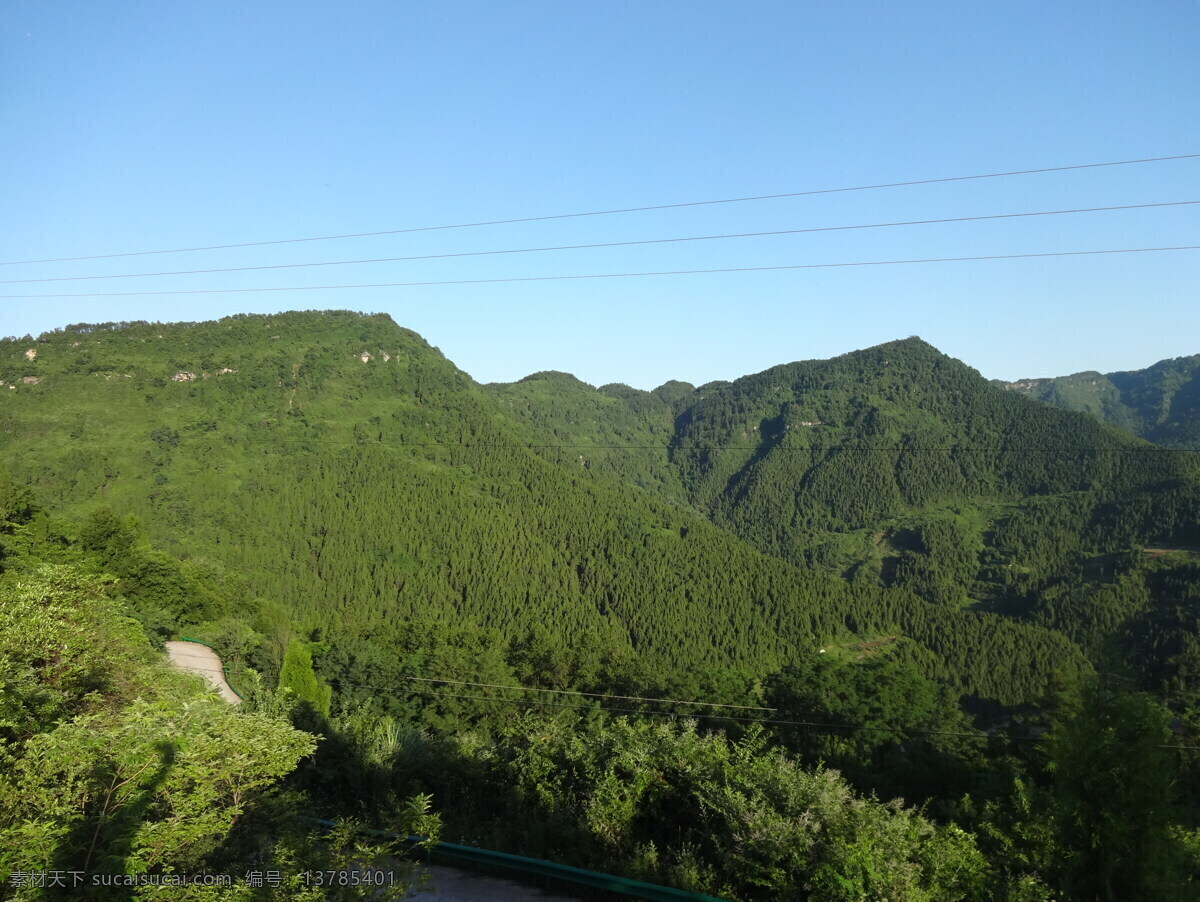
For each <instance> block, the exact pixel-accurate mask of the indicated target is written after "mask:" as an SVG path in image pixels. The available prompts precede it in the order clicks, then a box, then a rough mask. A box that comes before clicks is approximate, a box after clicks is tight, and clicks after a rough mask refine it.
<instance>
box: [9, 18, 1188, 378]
mask: <svg viewBox="0 0 1200 902" xmlns="http://www.w3.org/2000/svg"><path fill="white" fill-rule="evenodd" d="M1198 41H1200V3H1196V2H1184V0H1176V2H1170V0H1164V2H1153V3H1128V2H1124V3H1116V2H1095V0H1092V2H1055V3H1052V4H1047V3H1042V2H1039V3H1020V2H1018V3H1013V2H1004V3H962V2H952V3H951V2H947V3H923V2H910V3H903V4H902V3H895V2H892V3H878V2H859V3H853V4H851V3H802V2H797V0H792V2H779V3H777V2H736V3H734V2H717V0H705V2H670V0H640V2H598V3H586V4H585V3H574V2H564V0H557V2H548V0H547V2H505V0H490V2H453V0H447V2H436V3H435V2H424V3H414V2H401V0H395V2H365V0H364V2H348V3H337V4H335V3H331V2H325V3H313V2H302V0H288V2H260V0H236V2H234V0H230V2H222V0H207V2H203V3H162V2H157V0H145V2H136V0H125V2H112V3H102V4H101V3H94V2H90V0H78V2H65V0H64V2H45V0H43V2H37V0H9V2H8V3H6V5H5V15H4V16H3V18H2V19H0V42H2V52H0V134H2V135H3V138H4V141H3V150H0V162H2V163H3V165H0V197H2V198H3V202H2V206H0V262H7V261H17V260H28V259H41V258H47V257H66V256H81V255H90V254H107V253H122V252H129V251H145V250H157V249H163V248H174V247H191V246H196V245H210V244H226V243H239V242H252V241H269V240H274V239H284V238H302V237H308V236H316V235H332V234H342V233H348V232H370V231H379V230H390V229H402V228H410V227H422V226H432V225H443V224H453V223H460V222H472V221H478V220H492V219H508V218H520V217H536V216H545V215H553V214H560V213H571V212H580V211H588V210H597V209H611V208H617V207H629V206H642V205H651V204H670V203H678V202H687V201H697V200H706V199H715V198H725V197H738V196H745V195H759V194H774V193H782V192H795V191H805V190H810V189H821V188H831V187H841V186H852V185H862V184H877V183H883V182H896V181H907V180H914V179H926V178H938V177H944V176H956V175H969V174H976V173H987V172H996V171H1008V170H1016V169H1028V168H1040V167H1050V166H1066V165H1072V164H1080V163H1093V162H1103V161H1110V160H1124V159H1133V158H1143V157H1155V156H1165V155H1173V154H1188V153H1198V152H1200V116H1197V115H1196V112H1197V110H1198V109H1200V54H1198V53H1196V51H1195V47H1196V45H1197V42H1198ZM1181 200H1200V159H1192V160H1180V161H1174V162H1162V163H1152V164H1143V165H1136V166H1119V167H1109V168H1100V169H1090V170H1080V171H1074V172H1063V173H1055V174H1043V175H1031V176H1021V177H1013V178H1006V179H991V180H979V181H970V182H958V183H947V184H940V185H931V186H924V187H909V188H893V189H882V190H877V191H865V192H855V193H843V194H830V195H820V196H815V197H803V198H790V199H781V200H771V201H756V202H748V203H740V204H721V205H712V206H705V207H685V208H680V209H673V210H663V211H657V212H651V213H638V214H622V215H611V216H598V217H587V218H580V219H568V220H555V221H544V222H536V223H525V224H516V225H508V226H497V227H488V228H472V229H461V230H446V231H435V232H422V233H410V234H407V235H393V236H386V237H379V238H371V239H356V240H342V241H322V242H311V243H297V244H285V245H276V246H267V247H257V248H241V249H234V250H226V251H210V252H204V253H186V254H163V255H155V256H147V257H128V258H116V259H107V260H91V261H75V262H64V263H51V264H37V265H8V266H3V267H0V279H4V280H14V279H39V278H45V279H49V278H64V277H70V276H91V275H111V274H122V273H140V272H155V271H164V270H181V269H208V268H219V267H236V266H257V265H277V264H291V263H310V262H317V261H333V260H347V259H360V258H368V257H370V258H373V257H385V256H410V255H420V254H440V253H460V252H468V251H481V250H498V249H508V248H522V247H539V246H547V245H562V244H580V243H592V242H614V241H633V240H642V239H652V238H666V237H679V236H689V235H705V234H720V233H731V232H744V231H766V230H781V229H799V228H812V227H823V226H834V225H851V224H862V223H874V222H889V221H897V220H913V219H931V218H945V217H957V216H978V215H988V214H997V213H1013V212H1026V211H1035V210H1054V209H1064V208H1078V207H1095V206H1105V205H1118V204H1138V203H1155V202H1167V201H1181ZM1198 224H1200V208H1197V207H1195V206H1190V207H1188V206H1183V207H1175V208H1159V209H1147V210H1135V211H1124V212H1110V213H1092V214H1075V215H1063V216H1049V217H1035V218H1026V219H1012V220H1001V221H992V222H977V223H958V224H944V225H925V226H912V227H905V228H892V229H871V230H863V231H843V232H832V233H829V232H827V233H818V234H809V235H792V236H777V237H768V238H756V239H731V240H724V241H706V242H689V243H683V244H673V245H672V244H667V245H650V246H641V247H627V248H610V249H593V250H577V251H560V252H552V253H538V254H516V255H507V256H491V257H474V258H458V259H443V260H426V261H412V262H406V263H388V264H371V265H358V266H332V267H320V268H311V269H299V270H295V269H293V270H276V271H265V272H246V273H226V274H209V275H187V276H165V277H156V278H139V279H107V280H98V281H73V282H50V283H41V284H37V283H33V284H7V285H0V294H53V293H67V292H70V293H74V292H88V291H95V292H121V291H172V290H175V291H178V290H187V289H220V288H257V287H275V286H296V285H341V284H351V283H356V284H361V283H377V282H409V281H446V280H463V279H489V278H513V277H526V276H549V275H574V274H585V273H615V272H630V271H652V270H678V269H705V268H729V267H752V266H774V265H788V264H806V263H829V262H843V261H872V260H889V259H912V258H927V257H946V256H973V255H986V254H1019V253H1038V252H1051V251H1061V250H1091V249H1106V248H1131V247H1155V246H1174V245H1190V244H1200V228H1198V227H1197V226H1198ZM1197 276H1200V251H1178V252H1173V253H1153V254H1149V253H1148V254H1136V255H1134V254H1131V255H1114V256H1091V257H1064V258H1050V259H1033V260H998V261H985V262H962V263H943V264H917V265H906V266H880V267H859V268H844V269H816V270H794V271H768V272H758V273H726V274H710V275H681V276H655V277H646V278H636V279H602V280H576V281H547V282H525V283H521V282H516V283H505V284H491V285H442V286H426V287H415V288H388V289H362V290H350V289H341V290H335V289H330V290H319V291H303V292H270V293H240V294H204V295H165V294H160V295H151V296H141V297H101V296H90V297H84V298H64V299H13V298H0V334H3V335H23V334H26V333H32V334H37V333H39V332H41V331H45V330H49V329H53V328H56V327H59V326H62V325H65V324H68V323H75V322H102V321H110V320H123V319H150V320H163V321H174V320H201V319H211V318H215V317H219V316H224V315H227V314H231V313H237V312H267V311H276V310H286V309H314V308H316V309H320V308H349V309H356V310H365V311H382V312H386V313H389V314H391V315H392V316H393V317H394V318H395V319H396V321H397V322H399V323H400V324H401V325H404V326H406V327H409V328H412V329H415V330H416V331H418V332H420V333H421V334H422V335H424V336H425V337H426V338H427V339H428V340H429V341H430V342H432V343H433V344H435V345H437V346H439V347H440V348H441V349H442V351H443V352H444V353H445V354H446V355H447V356H448V357H450V358H451V359H452V360H454V361H455V362H456V363H457V364H458V365H459V366H460V367H462V368H463V369H464V370H466V371H467V372H469V373H470V374H471V375H473V376H474V377H476V378H477V379H479V380H481V381H507V380H511V379H516V378H520V377H521V376H523V375H525V374H527V373H530V372H534V371H537V370H544V369H559V370H566V371H569V372H573V373H575V374H576V375H578V376H579V377H580V378H582V379H584V380H586V381H588V382H591V383H593V384H603V383H606V382H614V381H619V382H626V383H628V384H631V385H634V386H637V387H640V388H651V387H653V386H654V385H657V384H659V383H661V382H663V381H665V380H667V379H672V378H676V379H684V380H687V381H691V382H694V383H697V384H699V383H703V382H706V381H709V380H713V379H728V378H734V377H736V376H739V375H742V374H746V373H751V372H757V371H759V370H762V369H765V368H767V367H769V366H772V365H774V364H777V363H781V362H786V361H790V360H797V359H808V358H817V357H827V356H831V355H834V354H838V353H843V352H845V351H848V350H852V349H855V348H860V347H866V346H869V345H872V344H877V343H879V342H883V341H887V340H890V339H893V338H900V337H904V336H907V335H914V334H916V335H920V336H922V337H923V338H925V339H926V340H927V341H930V342H931V343H933V344H935V345H936V346H938V347H940V348H941V349H942V350H944V351H946V352H947V353H949V354H951V355H953V356H955V357H958V358H960V359H962V360H965V361H966V362H967V363H969V364H971V365H972V366H974V367H976V368H977V369H979V370H980V371H981V372H982V373H983V374H984V375H986V376H988V377H991V378H1005V379H1015V378H1018V377H1026V376H1049V375H1060V374H1065V373H1070V372H1076V371H1079V370H1085V369H1099V370H1102V371H1111V370H1117V369H1131V368H1140V367H1143V366H1146V365H1149V364H1150V363H1153V362H1154V361H1156V360H1159V359H1162V358H1165V357H1173V356H1180V355H1184V354H1195V353H1200V298H1198V297H1197V284H1198V279H1197Z"/></svg>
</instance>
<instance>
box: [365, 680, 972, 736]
mask: <svg viewBox="0 0 1200 902" xmlns="http://www.w3.org/2000/svg"><path fill="white" fill-rule="evenodd" d="M367 688H369V687H367ZM410 691H411V692H413V694H414V695H428V696H433V697H434V698H461V699H474V700H476V701H486V702H501V703H503V704H517V705H526V706H529V707H536V708H572V709H575V710H583V711H594V710H600V711H611V712H617V713H621V714H644V715H648V716H652V717H679V716H680V715H678V714H676V713H675V712H674V711H644V710H642V709H640V708H612V707H607V706H603V705H601V706H600V707H599V708H593V707H592V706H591V705H566V704H559V703H558V702H539V701H534V700H532V699H520V698H495V697H493V696H487V695H458V694H455V693H450V692H437V691H436V690H432V689H414V690H410ZM693 716H699V717H703V716H712V717H714V718H715V719H719V720H737V721H742V722H744V723H761V724H771V725H772V726H792V727H806V728H811V729H817V730H862V731H864V732H870V733H904V734H908V735H923V736H966V737H970V738H973V739H988V738H990V737H989V736H988V735H987V734H985V733H969V732H965V731H962V730H918V729H915V728H914V729H908V728H899V727H896V728H893V727H873V726H868V725H866V724H839V723H819V722H816V721H807V720H777V719H773V718H765V717H737V716H735V715H732V714H720V715H693Z"/></svg>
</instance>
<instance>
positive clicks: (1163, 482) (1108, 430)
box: [493, 338, 1200, 648]
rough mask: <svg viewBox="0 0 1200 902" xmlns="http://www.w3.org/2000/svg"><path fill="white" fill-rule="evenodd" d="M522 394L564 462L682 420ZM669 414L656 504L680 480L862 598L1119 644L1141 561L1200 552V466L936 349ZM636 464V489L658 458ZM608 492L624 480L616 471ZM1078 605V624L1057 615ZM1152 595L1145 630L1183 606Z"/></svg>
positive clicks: (809, 365) (692, 496)
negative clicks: (1148, 553) (976, 612)
mask: <svg viewBox="0 0 1200 902" xmlns="http://www.w3.org/2000/svg"><path fill="white" fill-rule="evenodd" d="M493 390H495V389H493ZM503 390H504V391H506V392H513V393H517V394H519V396H520V397H521V398H522V399H523V401H524V405H525V406H524V408H522V411H523V419H524V421H525V423H526V424H527V425H528V426H530V427H531V428H537V429H540V438H539V440H540V441H543V442H546V443H547V444H549V445H551V446H553V443H554V442H555V441H561V440H562V438H563V436H564V435H567V436H569V437H570V438H571V440H572V441H580V442H581V441H582V440H583V439H590V440H595V441H598V442H599V441H602V440H603V437H604V436H605V435H606V433H605V428H606V427H607V428H613V427H614V425H615V424H616V423H618V422H620V423H622V424H623V425H624V426H625V428H626V429H627V430H629V431H630V432H636V430H637V429H638V428H641V429H642V430H643V431H642V433H641V436H642V437H641V438H639V441H645V440H646V439H647V438H648V437H649V436H650V435H657V434H660V432H659V433H652V432H651V428H652V424H653V423H659V424H661V422H662V420H663V419H664V418H665V416H666V415H667V414H666V412H665V411H663V410H661V409H660V408H657V407H655V406H653V400H654V399H655V398H656V397H657V396H658V395H659V394H660V393H659V392H655V393H651V394H649V395H646V396H644V397H643V398H641V399H639V400H640V401H641V404H642V407H641V408H639V409H638V410H632V409H630V408H629V407H627V406H621V407H619V408H618V407H616V406H615V405H612V404H611V402H609V400H608V399H607V398H604V397H603V396H602V394H601V392H600V391H598V390H595V389H591V390H589V389H587V387H586V386H582V385H581V384H580V383H578V382H573V383H572V385H571V390H570V391H569V392H567V391H558V392H557V393H555V394H551V393H550V392H549V391H548V390H547V389H546V388H543V389H542V391H541V392H540V393H534V392H530V391H528V390H524V389H522V384H521V383H518V384H516V385H514V386H505V387H503ZM589 392H590V393H589ZM659 400H662V401H663V403H664V404H665V403H666V402H667V399H665V398H660V399H659ZM669 401H670V413H671V414H672V415H673V416H674V431H673V435H672V438H671V440H670V445H669V458H668V460H669V465H670V468H671V470H672V471H673V473H672V474H671V475H670V476H662V477H661V478H659V479H658V481H657V485H659V486H661V485H666V484H668V483H669V481H670V479H671V478H676V479H678V481H679V482H680V483H681V485H682V487H683V491H684V493H685V501H686V503H687V505H689V506H690V507H691V508H692V509H694V510H697V511H700V512H702V513H704V514H705V515H706V517H707V518H708V519H709V520H710V521H711V522H713V523H714V524H716V525H718V526H720V527H722V528H724V529H726V530H728V531H729V532H731V533H733V534H735V535H737V536H738V537H740V538H742V539H743V540H745V541H746V542H747V543H748V544H750V545H752V546H753V547H755V548H756V549H758V550H759V551H762V552H764V553H766V554H769V555H771V556H772V557H776V558H779V559H782V560H784V561H787V562H790V563H792V564H794V565H797V566H800V567H817V568H820V569H822V570H825V571H826V572H830V573H835V574H839V575H842V576H844V577H845V578H846V579H848V580H849V581H850V582H851V583H853V584H856V585H862V586H879V585H886V586H892V587H903V588H906V589H908V590H910V591H912V592H915V593H916V594H917V595H919V596H920V597H921V598H922V599H924V600H926V601H928V602H930V603H933V604H937V605H949V606H952V607H957V606H960V605H966V604H973V605H974V606H975V607H977V608H985V607H986V608H990V609H994V610H998V611H1002V612H1004V613H1005V614H1006V615H1008V616H1011V617H1014V618H1016V619H1018V620H1026V619H1028V620H1034V621H1036V622H1041V623H1049V622H1051V620H1050V619H1048V617H1049V615H1048V614H1047V613H1046V611H1047V606H1050V607H1054V608H1055V610H1056V612H1057V613H1056V614H1054V615H1053V617H1054V618H1058V619H1054V621H1053V622H1055V623H1056V625H1057V628H1058V629H1065V630H1066V631H1067V632H1068V633H1069V634H1071V635H1081V630H1082V631H1086V630H1090V629H1091V627H1086V628H1085V627H1084V624H1095V623H1101V622H1102V623H1104V624H1106V627H1105V628H1104V629H1103V630H1102V632H1103V634H1104V636H1111V635H1114V634H1115V633H1118V632H1120V631H1122V630H1125V631H1126V633H1128V631H1129V629H1131V628H1132V627H1129V625H1128V624H1125V623H1124V620H1123V619H1122V618H1123V617H1126V616H1132V614H1131V612H1132V611H1134V610H1143V608H1140V607H1139V603H1138V602H1137V601H1135V600H1134V598H1133V595H1139V597H1140V594H1139V593H1140V590H1138V591H1135V590H1133V589H1132V588H1131V586H1133V585H1134V584H1140V580H1141V579H1142V577H1141V576H1140V575H1139V574H1138V572H1137V571H1139V568H1140V567H1141V564H1142V563H1143V561H1141V560H1140V559H1139V558H1138V557H1137V555H1136V554H1135V555H1133V556H1130V552H1131V550H1132V549H1134V548H1136V547H1141V546H1165V547H1175V546H1180V545H1183V546H1190V545H1191V544H1194V543H1196V542H1197V540H1198V539H1200V534H1198V533H1197V521H1198V520H1200V513H1198V512H1200V489H1198V486H1200V480H1198V475H1200V467H1198V466H1197V461H1196V460H1195V458H1194V457H1193V456H1192V455H1190V454H1188V453H1186V452H1172V451H1165V450H1160V449H1156V448H1154V447H1153V446H1151V445H1149V444H1146V443H1145V442H1142V441H1139V440H1138V439H1135V438H1133V437H1131V436H1129V435H1128V434H1127V433H1125V432H1122V431H1121V430H1119V429H1116V428H1114V427H1112V426H1107V425H1104V424H1102V423H1099V422H1097V421H1096V420H1094V419H1093V418H1091V417H1089V416H1087V415H1085V414H1082V413H1078V412H1068V411H1062V410H1056V409H1054V408H1052V407H1049V406H1047V405H1043V404H1038V403H1036V402H1032V401H1030V400H1029V399H1027V398H1024V397H1021V396H1019V395H1018V394H1016V393H1012V392H1006V391H1004V390H1003V389H1001V388H999V387H997V386H995V385H991V384H989V383H988V382H987V380H985V379H983V378H982V377H981V376H980V375H979V374H978V373H977V372H975V371H974V370H972V369H970V368H969V367H967V366H965V365H964V364H962V363H960V362H959V361H956V360H953V359H951V358H949V357H947V356H945V355H943V354H941V353H940V352H938V351H937V350H936V349H935V348H932V347H931V346H929V345H928V344H926V343H924V342H922V341H921V340H919V339H915V338H913V339H906V340H904V341H897V342H891V343H888V344H885V345H881V346H878V347H875V348H869V349H866V350H863V351H856V352H853V353H850V354H846V355H843V356H841V357H838V358H834V359H832V360H818V361H805V362H799V363H793V364H787V365H784V366H778V367H774V368H772V369H770V370H767V371H766V372H763V373H759V374H757V375H753V376H747V377H745V378H742V379H738V380H736V381H734V382H723V383H713V384H710V385H706V386H703V387H701V388H700V389H694V390H693V389H691V387H690V386H686V387H683V386H676V387H675V390H674V391H672V393H671V397H670V399H669ZM646 410H649V411H651V412H650V413H642V414H641V418H640V419H638V418H637V415H638V413H639V412H640V411H646ZM606 412H607V413H610V414H611V416H612V419H610V420H608V421H605V420H604V419H603V416H604V414H605V413H606ZM631 416H632V417H633V419H632V420H631ZM655 418H657V419H655ZM626 424H631V425H626ZM659 429H660V431H661V426H659ZM579 453H580V454H584V455H586V454H588V452H587V450H586V449H584V450H581V451H580V452H579ZM607 453H609V454H610V455H611V454H615V453H616V452H613V451H609V452H607ZM626 453H627V460H628V461H629V463H626V464H624V466H625V468H626V470H627V471H632V470H634V469H635V468H636V467H637V466H639V464H638V463H636V462H637V461H640V460H643V459H644V458H642V457H639V456H638V455H640V454H643V453H644V452H642V451H641V449H640V445H637V446H634V447H631V448H629V449H628V450H627V452H626ZM589 473H590V474H592V475H594V477H595V478H596V479H606V478H609V477H612V476H618V477H622V476H624V475H625V474H624V473H623V472H622V464H621V463H620V462H619V460H614V459H612V458H611V457H610V458H609V459H608V460H607V461H606V464H605V466H604V467H596V468H593V469H592V470H591V471H589ZM1064 593H1066V594H1068V595H1070V597H1071V598H1072V599H1073V601H1072V602H1071V611H1072V612H1073V613H1072V614H1066V613H1065V609H1064V608H1063V607H1062V605H1061V604H1057V603H1052V602H1050V599H1052V598H1058V597H1060V596H1063V594H1064ZM1129 593H1132V594H1129ZM1144 594H1145V595H1146V599H1145V604H1146V607H1145V609H1144V610H1143V614H1142V615H1139V616H1142V617H1143V619H1145V618H1146V617H1149V618H1150V619H1154V617H1157V616H1158V615H1153V616H1151V615H1149V614H1148V613H1146V612H1149V611H1156V610H1159V609H1160V608H1161V609H1163V610H1165V609H1166V608H1167V607H1169V606H1170V605H1171V604H1172V603H1173V602H1172V599H1171V597H1170V593H1169V592H1165V590H1161V591H1160V590H1157V589H1153V588H1151V589H1148V590H1147V591H1146V593H1144ZM1160 613H1161V612H1160ZM1071 617H1074V618H1076V622H1075V624H1074V626H1073V627H1067V626H1066V621H1065V620H1064V619H1063V618H1066V619H1070V618H1071ZM1160 619H1161V618H1160ZM1168 619H1169V618H1168ZM903 629H904V631H905V632H906V633H909V634H910V635H914V634H916V632H917V630H918V627H917V626H916V624H915V622H913V621H911V620H907V621H905V622H904V626H903ZM1180 635H1181V634H1178V633H1177V634H1176V638H1177V639H1178V638H1179V636H1180ZM1100 642H1101V640H1100V639H1099V638H1098V637H1096V636H1093V637H1092V641H1090V644H1091V646H1092V647H1093V648H1095V647H1098V646H1099V644H1100ZM1175 644H1176V645H1178V642H1176V643H1175Z"/></svg>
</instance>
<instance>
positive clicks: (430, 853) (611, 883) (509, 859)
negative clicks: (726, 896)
mask: <svg viewBox="0 0 1200 902" xmlns="http://www.w3.org/2000/svg"><path fill="white" fill-rule="evenodd" d="M305 820H311V821H312V822H313V823H316V824H319V825H321V826H322V827H333V826H336V825H335V824H334V822H333V821H327V820H319V819H316V818H305ZM361 831H362V832H363V833H367V834H369V835H371V836H379V837H382V838H385V839H392V840H399V841H400V842H401V844H403V845H404V846H407V847H413V846H417V845H419V844H424V843H426V842H427V841H426V840H425V839H424V838H423V837H420V836H404V837H402V836H400V835H399V834H397V833H389V832H387V831H385V830H371V829H369V828H365V827H364V828H361ZM423 851H424V853H425V855H426V856H427V857H428V858H431V859H433V860H435V861H439V862H442V863H446V864H455V865H463V864H466V865H475V866H476V867H486V868H488V869H489V870H491V871H497V870H501V871H516V872H519V873H522V874H530V875H533V876H535V877H540V878H542V879H543V880H552V881H555V882H559V883H572V884H575V885H576V886H586V887H588V888H589V889H599V890H605V891H607V892H610V893H616V894H618V895H621V896H628V897H630V898H633V899H649V900H651V902H723V900H721V899H718V898H716V897H715V896H706V895H703V894H701V893H693V892H689V891H688V890H682V889H675V888H674V887H671V886H659V885H657V884H654V883H644V882H642V881H641V880H632V879H630V878H628V877H618V876H617V875H615V874H603V873H601V872H599V871H588V870H585V869H583V868H576V867H572V866H571V865H567V864H558V863H557V862H553V861H545V860H543V859H541V858H526V857H525V856H524V855H510V854H509V853H507V852H496V851H493V850H491V849H477V848H475V847H474V846H460V845H457V844H456V843H450V842H438V843H434V844H433V845H430V846H426V848H425V849H424V850H423Z"/></svg>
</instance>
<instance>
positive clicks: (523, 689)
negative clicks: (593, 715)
mask: <svg viewBox="0 0 1200 902" xmlns="http://www.w3.org/2000/svg"><path fill="white" fill-rule="evenodd" d="M406 679H408V680H410V681H412V682H415V683H445V684H447V685H451V686H475V687H478V688H482V689H513V690H516V691H517V692H549V693H554V694H556V695H586V696H589V697H592V698H616V699H621V700H623V701H633V702H662V703H663V704H669V705H700V706H703V707H708V708H737V709H740V710H743V711H778V710H779V709H778V708H763V707H760V706H758V705H722V704H717V703H716V702H692V701H686V700H684V699H679V698H649V697H647V696H642V695H613V694H611V693H607V692H578V691H576V690H574V689H539V688H537V687H536V686H505V685H502V684H500V683H471V682H468V681H466V680H435V679H429V678H426V677H407V678H406Z"/></svg>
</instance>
